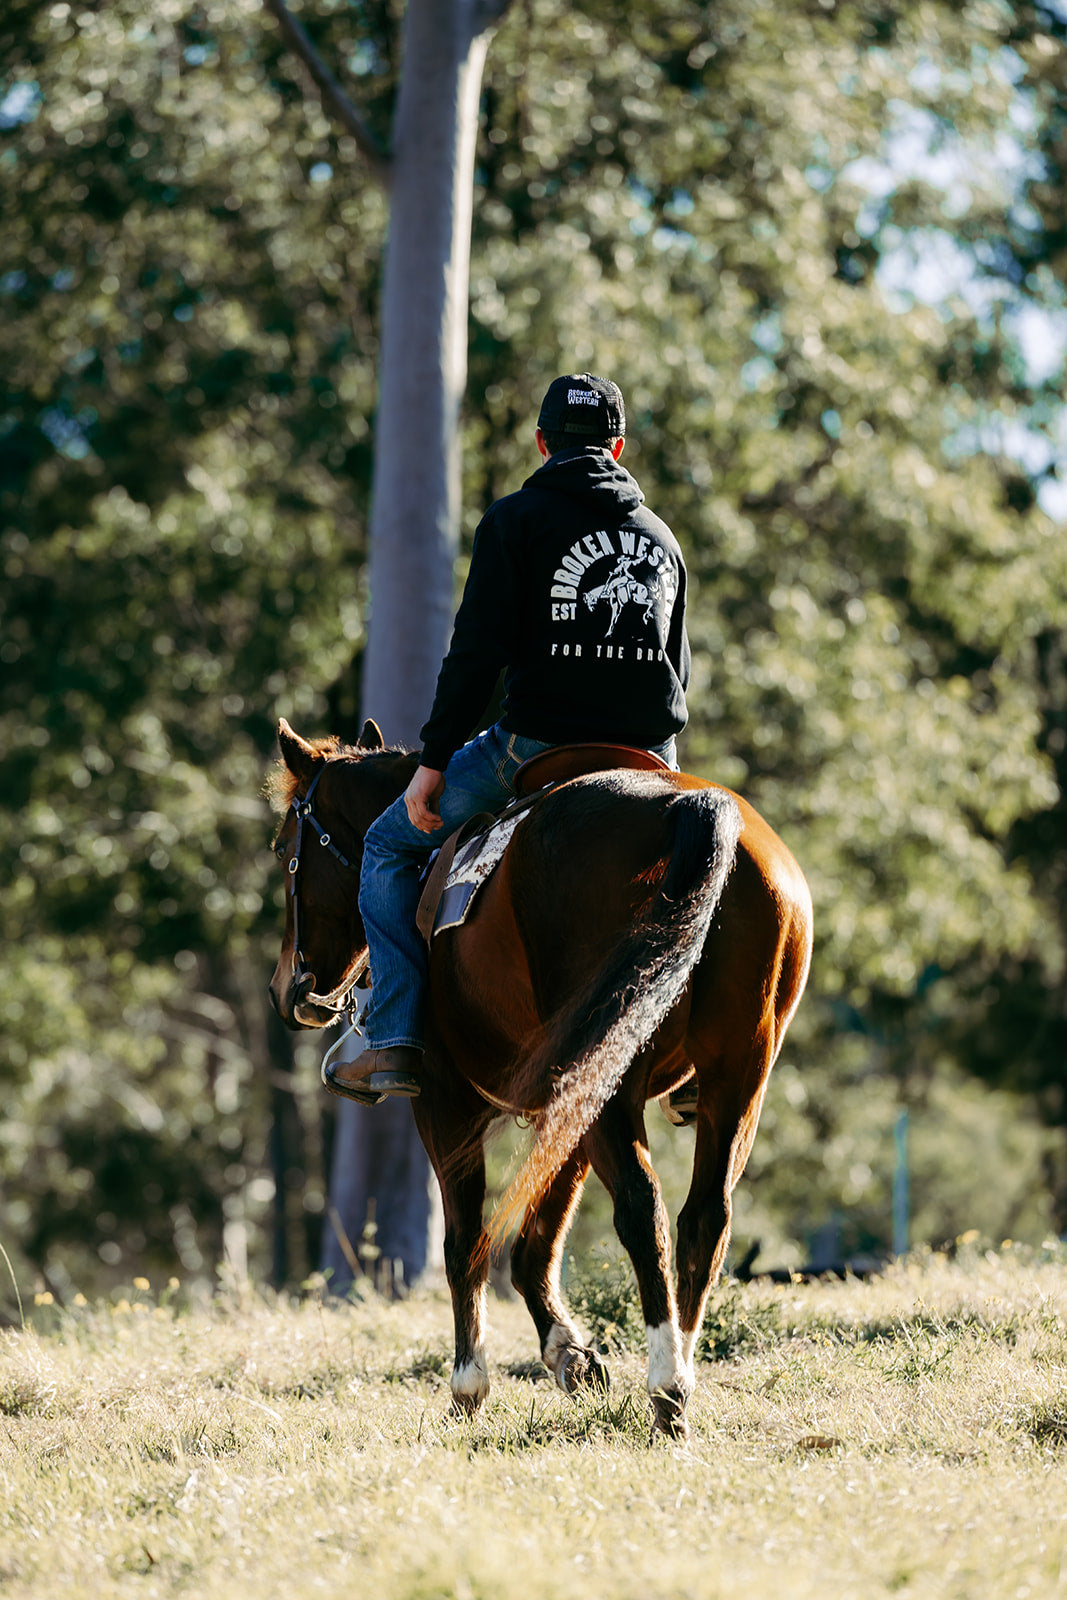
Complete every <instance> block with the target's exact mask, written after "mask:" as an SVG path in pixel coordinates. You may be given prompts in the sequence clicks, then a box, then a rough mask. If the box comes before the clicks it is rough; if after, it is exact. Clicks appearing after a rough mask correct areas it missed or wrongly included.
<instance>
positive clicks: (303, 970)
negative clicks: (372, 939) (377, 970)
mask: <svg viewBox="0 0 1067 1600" xmlns="http://www.w3.org/2000/svg"><path fill="white" fill-rule="evenodd" d="M324 771H325V766H322V767H320V768H319V770H318V772H316V774H315V776H314V778H312V780H311V783H310V784H309V785H308V791H307V793H306V794H305V795H304V796H303V798H301V797H300V796H299V795H294V797H293V799H292V800H291V801H290V803H289V808H290V810H291V811H293V812H295V814H296V839H295V840H294V842H293V853H292V855H291V856H290V858H289V863H288V867H287V869H286V870H287V871H288V873H289V878H290V890H289V892H290V894H291V896H292V901H293V989H294V992H295V993H297V994H299V992H300V985H301V983H303V982H305V981H306V980H307V979H310V980H311V982H312V983H313V982H314V981H315V975H314V973H313V972H312V971H311V969H310V968H309V966H308V964H307V962H306V961H305V959H304V954H303V951H302V950H301V948H300V893H299V888H298V884H297V872H298V871H299V868H300V851H301V849H302V848H303V846H304V843H305V840H304V824H305V823H310V825H311V827H312V828H314V830H315V832H316V833H317V834H318V838H319V844H320V845H321V846H322V848H323V849H324V850H328V851H329V852H330V854H331V855H332V856H333V858H334V860H335V861H339V862H340V863H341V865H342V866H343V867H347V868H348V869H349V871H350V872H355V871H356V870H357V869H356V867H355V866H354V865H353V863H352V862H351V861H349V859H348V857H347V856H346V855H342V853H341V851H340V850H338V848H337V846H336V845H335V844H334V843H333V841H332V839H331V838H330V835H329V834H328V833H327V832H326V830H325V828H324V827H323V826H322V824H321V823H320V822H319V819H318V817H316V815H315V812H314V809H313V806H312V801H313V799H314V795H315V790H316V789H317V788H318V783H319V779H320V778H321V777H322V774H323V772H324ZM368 959H369V955H368V951H367V949H366V947H364V949H363V950H362V952H361V953H360V954H359V955H358V956H357V957H356V959H355V962H354V963H353V964H352V966H351V967H349V969H348V971H347V972H346V973H345V975H344V977H343V978H342V979H341V981H340V983H339V984H338V985H337V987H336V989H331V990H330V993H329V994H315V993H314V992H312V991H310V990H309V991H308V992H307V993H306V994H304V995H302V996H301V997H300V998H301V999H302V1000H309V1001H310V1002H311V1004H312V1005H316V1006H321V1007H322V1008H323V1009H324V1010H326V1011H333V1012H336V1013H337V1015H338V1016H340V1015H341V1014H342V1013H343V1012H346V1011H350V1010H351V1009H352V1005H351V1002H350V996H351V993H352V990H353V989H354V988H355V986H356V983H357V981H358V980H359V979H360V978H361V977H362V976H363V974H364V972H365V971H366V970H367V962H368Z"/></svg>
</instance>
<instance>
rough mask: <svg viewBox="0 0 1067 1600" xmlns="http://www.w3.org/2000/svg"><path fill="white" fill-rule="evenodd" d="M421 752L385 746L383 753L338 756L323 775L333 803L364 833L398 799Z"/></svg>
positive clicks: (358, 830) (358, 831) (356, 829)
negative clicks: (391, 748) (410, 753)
mask: <svg viewBox="0 0 1067 1600" xmlns="http://www.w3.org/2000/svg"><path fill="white" fill-rule="evenodd" d="M418 764H419V758H418V754H417V753H416V754H414V755H409V754H407V753H406V752H404V751H397V750H385V751H382V752H381V754H377V753H375V754H373V755H366V756H360V757H359V758H358V759H357V760H354V759H352V758H351V757H344V756H336V757H334V759H333V760H332V761H329V762H327V765H326V770H325V772H324V774H323V777H324V778H326V779H327V783H326V788H327V795H326V796H325V797H324V798H325V799H326V800H327V802H328V804H329V805H330V806H331V807H335V808H336V810H337V811H338V813H339V814H340V816H341V817H342V818H343V819H344V820H345V822H347V823H348V825H349V826H350V827H351V828H353V829H355V831H356V832H357V833H358V834H359V835H360V836H361V837H362V836H363V835H364V834H366V832H367V829H368V828H369V827H370V825H371V823H372V822H374V821H375V820H376V819H377V818H378V817H380V816H381V814H382V812H383V811H385V810H386V809H387V808H388V807H389V806H391V805H392V803H393V801H394V800H398V799H399V798H400V796H401V795H402V794H403V793H404V790H405V789H406V788H407V786H408V784H409V783H410V782H411V780H412V778H413V777H414V775H415V769H416V768H417V767H418Z"/></svg>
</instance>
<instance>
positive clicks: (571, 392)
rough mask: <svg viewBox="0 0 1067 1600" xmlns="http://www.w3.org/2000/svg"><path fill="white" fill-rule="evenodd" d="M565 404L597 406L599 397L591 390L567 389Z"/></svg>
mask: <svg viewBox="0 0 1067 1600" xmlns="http://www.w3.org/2000/svg"><path fill="white" fill-rule="evenodd" d="M567 404H568V405H569V406H599V404H600V396H599V395H598V394H594V393H593V391H592V390H591V389H568V390H567Z"/></svg>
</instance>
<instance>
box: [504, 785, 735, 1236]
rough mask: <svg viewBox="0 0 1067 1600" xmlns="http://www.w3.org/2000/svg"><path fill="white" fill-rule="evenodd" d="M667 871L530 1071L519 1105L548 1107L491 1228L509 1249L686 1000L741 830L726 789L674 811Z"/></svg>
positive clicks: (688, 797) (677, 803) (527, 1066)
mask: <svg viewBox="0 0 1067 1600" xmlns="http://www.w3.org/2000/svg"><path fill="white" fill-rule="evenodd" d="M667 822H668V828H669V830H670V831H669V860H668V865H667V870H666V875H665V877H664V879H663V882H662V884H661V886H660V888H659V889H658V891H657V893H656V895H655V897H654V899H653V900H652V901H651V903H650V905H649V907H648V908H647V910H646V911H645V912H644V914H643V915H642V917H641V919H640V920H639V921H638V922H637V923H636V924H634V925H633V926H632V927H631V928H628V929H627V930H626V932H625V933H624V934H623V935H622V937H621V938H620V939H619V941H618V942H617V944H616V945H615V947H614V949H613V950H612V951H611V952H610V953H609V955H608V956H607V957H606V959H605V961H604V962H603V964H602V965H601V967H600V969H599V971H597V972H596V973H595V974H594V975H593V977H592V978H591V979H590V980H589V982H588V983H587V984H586V985H585V986H584V987H583V989H582V990H581V991H580V992H579V993H578V994H577V995H575V996H574V997H573V999H572V1000H571V1001H569V1002H568V1004H567V1005H566V1006H565V1007H564V1008H562V1009H561V1010H560V1012H559V1013H557V1015H556V1016H555V1017H553V1018H551V1019H550V1020H549V1021H548V1023H547V1024H546V1027H545V1032H544V1035H543V1037H542V1039H541V1041H540V1042H539V1044H538V1045H537V1047H536V1048H535V1049H534V1051H533V1052H532V1053H531V1055H530V1057H529V1058H528V1060H527V1061H526V1062H525V1063H524V1064H523V1067H522V1068H521V1069H520V1081H519V1084H518V1085H517V1090H518V1093H517V1096H516V1099H517V1102H518V1103H519V1104H523V1103H525V1104H527V1105H537V1104H538V1103H542V1104H544V1102H545V1101H546V1100H547V1104H545V1107H544V1110H543V1111H542V1112H540V1113H539V1114H538V1116H537V1117H536V1118H535V1119H534V1130H535V1137H534V1143H533V1148H532V1149H531V1150H530V1153H529V1155H528V1156H527V1158H526V1161H525V1163H524V1164H523V1166H522V1168H521V1169H520V1171H519V1172H518V1174H517V1175H516V1177H515V1179H514V1181H513V1182H512V1184H511V1186H510V1188H509V1189H508V1191H507V1193H506V1194H505V1195H504V1197H503V1199H502V1200H501V1202H500V1205H499V1206H498V1207H497V1209H496V1211H495V1212H494V1214H493V1216H492V1217H491V1219H490V1221H489V1224H488V1233H489V1238H490V1240H491V1241H492V1242H493V1243H499V1242H500V1240H502V1239H503V1238H504V1236H505V1235H506V1234H507V1233H508V1232H509V1231H510V1230H511V1229H512V1228H513V1227H514V1226H516V1225H517V1224H518V1222H519V1221H520V1220H521V1218H522V1217H523V1216H524V1215H525V1213H526V1210H527V1208H528V1207H529V1206H531V1205H535V1204H536V1203H537V1201H538V1200H539V1199H540V1198H541V1196H542V1195H543V1194H544V1193H545V1191H546V1189H547V1188H548V1186H549V1184H550V1183H551V1182H552V1179H553V1178H554V1177H555V1175H556V1173H557V1172H558V1171H559V1169H560V1167H561V1166H562V1165H563V1163H564V1161H566V1159H567V1157H568V1156H569V1155H570V1153H571V1151H572V1150H573V1149H574V1147H575V1146H576V1145H577V1143H578V1141H579V1139H581V1137H582V1135H583V1134H584V1133H585V1132H586V1130H587V1129H588V1128H590V1127H591V1126H592V1124H593V1122H594V1121H595V1120H596V1118H597V1117H598V1116H599V1114H600V1112H601V1111H602V1110H603V1108H604V1106H605V1105H606V1104H607V1102H608V1101H609V1100H610V1098H611V1096H612V1095H613V1094H614V1092H615V1090H616V1089H617V1088H618V1086H619V1084H620V1082H621V1081H622V1078H623V1075H624V1073H625V1072H626V1070H627V1068H628V1067H629V1066H630V1064H631V1062H632V1061H633V1060H634V1058H635V1056H636V1055H637V1053H638V1051H640V1050H641V1049H643V1048H644V1046H645V1045H646V1044H647V1043H648V1041H649V1040H650V1039H651V1037H652V1035H653V1034H654V1033H655V1031H656V1029H657V1028H658V1027H659V1025H660V1024H661V1023H662V1022H663V1021H664V1019H665V1018H666V1017H667V1015H668V1014H669V1013H670V1011H671V1010H672V1009H673V1007H674V1006H675V1005H676V1004H677V1003H678V1001H679V1000H680V999H681V997H682V994H683V992H684V990H685V987H686V984H687V983H688V982H689V979H690V977H691V975H692V972H693V969H694V967H695V966H696V964H697V962H698V960H699V959H700V954H701V951H702V950H703V948H704V941H705V939H706V938H707V934H708V930H709V929H710V927H711V924H712V921H713V919H714V916H715V912H716V909H717V907H718V904H719V900H720V898H721V896H722V891H723V888H724V887H725V884H726V880H727V878H728V877H729V874H730V869H731V868H732V866H733V863H734V856H735V854H736V851H737V840H738V837H739V835H740V832H741V814H740V811H739V809H738V805H737V802H736V800H735V799H734V797H733V796H732V795H730V794H728V793H727V792H726V791H725V790H723V789H696V790H690V791H687V792H685V793H683V794H680V795H678V796H677V797H676V798H675V799H674V800H672V801H671V802H670V805H669V807H668V810H667Z"/></svg>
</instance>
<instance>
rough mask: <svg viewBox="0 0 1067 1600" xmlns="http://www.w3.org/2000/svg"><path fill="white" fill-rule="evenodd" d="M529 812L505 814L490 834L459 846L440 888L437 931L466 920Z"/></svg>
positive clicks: (476, 835)
mask: <svg viewBox="0 0 1067 1600" xmlns="http://www.w3.org/2000/svg"><path fill="white" fill-rule="evenodd" d="M526 815H527V813H526V811H520V812H519V813H518V814H517V815H515V816H511V817H506V818H505V819H504V821H503V822H498V823H496V825H495V826H494V827H492V828H490V829H489V831H488V832H487V833H478V834H475V836H474V838H473V839H471V840H470V841H469V842H468V843H467V844H463V845H460V847H459V849H458V850H457V851H456V854H455V856H454V857H453V860H452V866H451V868H450V869H449V873H448V876H447V878H446V879H445V884H444V888H443V889H442V891H441V899H440V901H439V902H438V906H437V913H436V915H435V917H434V920H433V931H434V933H441V932H442V931H443V930H444V929H445V928H458V927H459V926H460V924H461V923H463V922H465V921H466V920H467V914H468V912H469V911H470V908H471V906H472V905H473V904H474V897H475V895H476V894H477V893H478V890H479V889H480V888H481V887H482V885H483V884H484V883H485V882H486V880H487V879H488V878H489V877H491V875H492V873H493V872H494V871H495V869H496V867H497V866H498V865H499V863H500V858H501V856H502V855H503V854H504V851H505V850H506V849H507V847H508V844H509V842H510V840H511V835H512V834H513V833H514V832H515V829H516V828H517V827H518V825H519V823H520V822H521V821H522V820H523V818H524V817H525V816H526Z"/></svg>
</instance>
